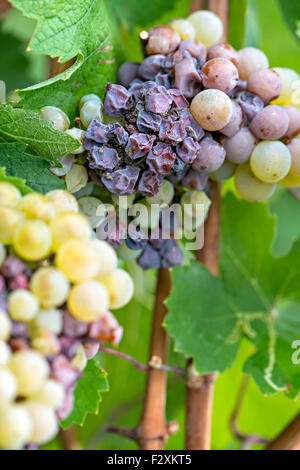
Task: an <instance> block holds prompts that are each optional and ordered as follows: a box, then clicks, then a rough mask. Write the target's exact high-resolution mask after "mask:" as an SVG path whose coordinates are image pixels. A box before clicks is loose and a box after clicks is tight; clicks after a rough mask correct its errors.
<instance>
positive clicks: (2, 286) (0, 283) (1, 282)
mask: <svg viewBox="0 0 300 470" xmlns="http://www.w3.org/2000/svg"><path fill="white" fill-rule="evenodd" d="M5 288H6V284H5V279H4V277H3V276H1V274H0V295H1V294H3V292H4V291H5Z"/></svg>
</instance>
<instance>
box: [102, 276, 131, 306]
mask: <svg viewBox="0 0 300 470" xmlns="http://www.w3.org/2000/svg"><path fill="white" fill-rule="evenodd" d="M103 284H104V286H105V287H106V289H107V291H108V293H109V298H110V305H109V307H110V308H112V309H115V308H121V307H123V306H124V305H126V304H127V303H128V302H129V300H130V299H131V297H132V296H133V291H134V285H133V282H132V279H131V277H130V276H129V274H128V273H127V272H126V271H124V270H123V269H115V270H114V271H113V273H112V275H111V276H109V277H108V278H107V279H105V280H104V281H103Z"/></svg>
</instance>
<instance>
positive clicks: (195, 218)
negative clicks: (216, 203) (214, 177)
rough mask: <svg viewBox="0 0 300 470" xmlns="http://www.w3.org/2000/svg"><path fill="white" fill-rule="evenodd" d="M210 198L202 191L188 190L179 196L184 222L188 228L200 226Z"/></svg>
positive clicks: (205, 215)
mask: <svg viewBox="0 0 300 470" xmlns="http://www.w3.org/2000/svg"><path fill="white" fill-rule="evenodd" d="M210 204H211V200H210V199H209V197H208V196H207V195H206V194H205V192H204V191H188V192H185V193H184V194H183V196H182V198H181V206H182V207H183V212H184V223H185V224H188V225H189V228H193V229H195V228H198V227H200V226H201V225H202V224H203V223H204V221H205V219H206V217H207V214H208V211H209V207H210Z"/></svg>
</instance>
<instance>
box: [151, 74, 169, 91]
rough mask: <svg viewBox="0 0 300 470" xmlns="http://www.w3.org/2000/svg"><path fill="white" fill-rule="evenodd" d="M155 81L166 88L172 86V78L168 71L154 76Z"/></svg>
mask: <svg viewBox="0 0 300 470" xmlns="http://www.w3.org/2000/svg"><path fill="white" fill-rule="evenodd" d="M155 83H157V85H161V86H164V87H165V88H167V89H169V88H172V79H171V77H170V75H169V74H168V73H158V74H157V75H156V77H155Z"/></svg>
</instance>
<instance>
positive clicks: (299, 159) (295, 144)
mask: <svg viewBox="0 0 300 470" xmlns="http://www.w3.org/2000/svg"><path fill="white" fill-rule="evenodd" d="M287 148H288V149H289V152H290V154H291V157H292V163H291V170H290V174H291V175H292V176H294V177H296V178H300V139H292V140H291V141H290V142H289V143H288V144H287Z"/></svg>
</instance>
